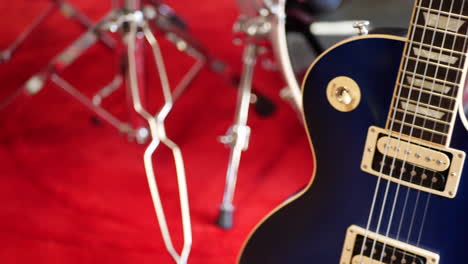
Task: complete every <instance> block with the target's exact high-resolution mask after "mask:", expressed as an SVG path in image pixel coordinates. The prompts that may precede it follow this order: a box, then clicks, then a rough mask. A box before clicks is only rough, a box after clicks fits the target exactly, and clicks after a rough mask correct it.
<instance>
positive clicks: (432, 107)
mask: <svg viewBox="0 0 468 264" xmlns="http://www.w3.org/2000/svg"><path fill="white" fill-rule="evenodd" d="M400 100H405V101H406V102H407V103H412V104H419V106H423V107H426V108H431V110H436V111H441V112H445V113H446V114H454V113H455V112H456V110H457V109H455V110H450V109H445V108H442V107H438V106H433V105H430V104H425V103H421V102H418V101H415V100H412V99H409V98H405V97H400Z"/></svg>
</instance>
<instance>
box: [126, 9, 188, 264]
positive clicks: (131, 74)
mask: <svg viewBox="0 0 468 264" xmlns="http://www.w3.org/2000/svg"><path fill="white" fill-rule="evenodd" d="M129 2H133V1H129ZM154 15H155V13H153V12H152V11H148V10H147V12H146V14H145V13H144V12H143V11H141V10H134V11H132V12H130V13H128V14H127V15H126V16H125V18H126V21H124V23H128V25H129V32H128V33H127V34H126V39H127V46H128V52H127V54H128V66H129V68H128V69H129V71H128V79H129V82H128V84H129V86H130V91H131V94H132V102H133V107H134V109H135V111H136V112H137V113H138V114H139V115H140V116H141V117H142V118H143V119H145V120H146V121H147V122H148V126H149V132H150V135H151V142H150V144H149V145H148V147H147V149H146V151H145V154H144V164H145V171H146V176H147V180H148V185H149V188H150V193H151V198H152V200H153V205H154V209H155V212H156V216H157V219H158V223H159V227H160V230H161V233H162V236H163V240H164V244H165V246H166V249H167V250H168V252H169V254H170V255H171V256H172V258H173V259H174V261H175V262H176V263H178V264H185V263H187V260H188V257H189V253H190V249H191V245H192V230H191V221H190V210H189V202H188V195H187V185H186V178H185V169H184V161H183V158H182V152H181V150H180V148H179V147H178V146H177V144H175V143H174V142H173V141H172V140H170V139H169V138H168V137H167V135H166V129H165V126H164V121H165V119H166V117H167V115H168V114H169V113H170V111H171V109H172V106H173V104H174V101H175V99H176V98H175V97H174V95H173V93H172V92H171V89H170V86H169V80H168V76H167V73H166V68H165V64H164V59H163V56H162V54H161V50H160V48H159V44H158V41H157V39H156V38H155V36H154V34H153V32H152V31H151V29H150V27H149V25H148V20H147V18H149V19H153V18H154V17H153V16H154ZM139 33H140V36H138V34H139ZM141 33H142V34H141ZM138 38H144V39H145V40H146V41H147V42H148V43H149V44H150V45H151V48H152V52H153V56H154V60H155V63H156V67H157V70H158V74H159V76H160V82H161V87H162V92H163V95H164V101H165V103H164V105H163V107H162V108H161V109H160V111H159V112H158V113H157V114H156V115H152V114H150V113H149V112H148V110H146V109H145V106H144V105H143V104H142V101H141V95H140V91H141V89H139V87H138V85H139V81H138V69H137V68H138V66H137V56H136V54H137V53H136V49H137V48H136V46H137V45H138ZM160 143H162V144H163V145H165V146H166V147H168V148H170V149H171V151H172V155H173V158H174V162H175V167H176V173H177V183H178V187H179V198H180V210H181V215H182V228H183V237H184V246H183V249H182V252H181V253H180V254H179V253H177V251H176V250H175V248H174V246H173V243H172V239H171V235H170V232H169V228H168V226H167V221H166V217H165V214H164V209H163V206H162V202H161V198H160V195H159V191H158V186H157V181H156V177H155V172H154V167H153V160H152V157H153V154H154V152H155V151H156V149H157V148H158V146H159V144H160Z"/></svg>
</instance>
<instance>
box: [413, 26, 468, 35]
mask: <svg viewBox="0 0 468 264" xmlns="http://www.w3.org/2000/svg"><path fill="white" fill-rule="evenodd" d="M412 24H413V27H417V28H420V29H423V30H432V31H435V32H439V33H443V34H447V35H452V36H456V37H457V38H462V39H468V36H465V35H462V34H459V33H456V32H451V31H448V30H442V29H438V28H435V27H431V26H421V25H419V24H414V23H412Z"/></svg>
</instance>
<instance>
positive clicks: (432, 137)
mask: <svg viewBox="0 0 468 264" xmlns="http://www.w3.org/2000/svg"><path fill="white" fill-rule="evenodd" d="M443 2H444V1H442V2H441V7H440V9H442V6H443ZM464 4H465V3H464V2H463V5H462V8H461V12H462V13H463V7H464ZM453 5H454V2H452V4H451V7H450V12H449V15H448V18H447V23H446V25H445V33H444V37H443V41H442V45H441V46H442V47H444V46H445V41H446V37H447V33H448V30H447V28H448V26H449V22H450V19H451V17H452V13H453ZM430 7H432V6H430ZM438 14H439V16H438V19H437V23H436V25H438V24H439V21H440V19H439V18H440V14H441V13H440V12H439V13H438ZM460 18H461V17H460ZM462 21H463V20H462V19H459V21H458V22H462ZM457 38H458V36H456V37H455V41H456V39H457ZM455 41H454V43H453V47H452V49H451V51H450V56H451V57H452V56H453V50H454V49H455V43H456V42H455ZM465 43H466V38H465ZM464 46H465V45H464ZM431 48H432V46H431ZM430 53H431V52H430ZM442 55H443V52H442V50H441V52H440V53H439V56H438V60H437V67H436V70H435V74H436V75H437V73H439V66H440V65H441V63H440V62H441V61H440V60H441V57H442ZM460 63H461V60H460ZM448 73H449V71H447V72H446V76H445V78H444V79H445V81H447V79H448ZM458 75H459V71H458V72H457V77H456V78H457V79H458ZM423 76H424V78H425V77H426V73H425V74H424V75H423ZM423 82H424V79H423ZM434 87H435V79H434V80H433V86H432V87H431V92H433V91H434ZM454 91H455V89H454V90H453V91H452V93H453V92H454ZM419 95H420V96H419V98H418V100H417V102H418V103H419V101H420V99H421V95H422V94H421V93H420V94H419ZM432 96H433V94H432V93H431V94H430V96H429V101H428V102H431V100H432ZM452 97H453V95H452ZM441 104H442V100H440V101H439V103H438V107H441ZM418 107H419V106H417V107H416V110H415V111H416V112H417V109H418ZM452 107H453V105H452V103H450V108H452ZM425 116H427V115H425ZM448 117H449V115H447V116H446V122H447V121H448V119H449V118H448ZM415 121H416V117H415V116H413V122H412V126H414V124H415ZM426 121H427V119H424V121H423V126H422V127H425V124H426ZM432 130H434V131H437V130H436V123H434V125H433V129H432ZM423 133H424V132H422V134H421V137H420V139H422V137H423ZM433 140H434V133H431V139H430V141H433ZM441 143H442V142H441ZM421 175H422V176H424V175H426V169H424V168H423V173H422V174H421ZM427 178H429V177H427V175H426V179H427ZM430 179H431V186H430V189H432V188H433V185H434V184H435V183H436V182H437V178H435V172H434V171H433V172H432V178H430ZM424 180H425V179H424V177H421V180H420V183H419V185H422V183H423V181H424ZM408 194H409V188H408V192H407V195H406V198H405V205H404V207H403V212H402V217H401V218H400V226H399V228H398V235H397V240H398V239H399V234H400V231H401V224H402V219H403V216H404V214H405V211H406V204H407V199H408ZM420 195H421V190H418V193H417V198H416V203H415V207H414V210H413V215H412V217H411V225H410V228H409V232H408V237H407V242H409V239H410V236H411V233H412V229H413V225H414V221H415V215H416V209H417V208H418V204H419V198H420ZM431 196H432V195H431V194H428V195H427V200H426V203H425V206H424V214H423V217H422V223H421V228H420V230H419V236H418V242H417V245H419V243H420V240H421V236H422V230H423V226H424V223H425V220H426V216H427V211H428V208H429V203H430V197H431ZM394 253H395V250H394V251H393V254H394ZM415 258H416V256H413V260H414V259H415ZM392 262H393V260H392Z"/></svg>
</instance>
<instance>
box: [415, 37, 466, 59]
mask: <svg viewBox="0 0 468 264" xmlns="http://www.w3.org/2000/svg"><path fill="white" fill-rule="evenodd" d="M407 42H412V43H413V44H416V45H419V46H424V47H427V48H430V47H431V46H432V48H436V49H439V50H442V51H445V52H447V53H454V54H456V55H461V56H464V57H466V56H467V55H466V53H464V52H460V51H458V50H450V49H447V48H444V47H439V46H433V45H429V44H426V43H422V42H419V41H415V40H407ZM442 54H443V53H442Z"/></svg>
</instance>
